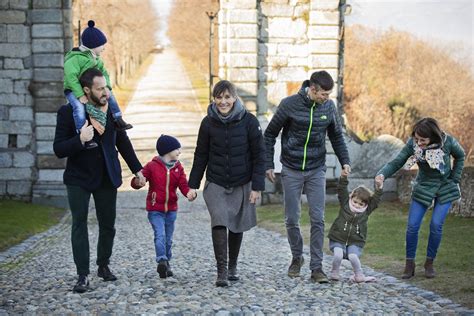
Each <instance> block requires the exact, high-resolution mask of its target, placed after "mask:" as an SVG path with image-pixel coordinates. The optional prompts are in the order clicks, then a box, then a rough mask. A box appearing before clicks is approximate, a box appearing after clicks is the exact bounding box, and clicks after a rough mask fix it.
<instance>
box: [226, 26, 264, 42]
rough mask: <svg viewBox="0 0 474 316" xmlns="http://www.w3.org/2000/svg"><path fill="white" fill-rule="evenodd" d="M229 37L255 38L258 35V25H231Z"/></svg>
mask: <svg viewBox="0 0 474 316" xmlns="http://www.w3.org/2000/svg"><path fill="white" fill-rule="evenodd" d="M227 31H228V34H227V36H228V37H230V38H253V39H256V38H257V35H258V27H257V24H230V25H229V27H228V29H227Z"/></svg>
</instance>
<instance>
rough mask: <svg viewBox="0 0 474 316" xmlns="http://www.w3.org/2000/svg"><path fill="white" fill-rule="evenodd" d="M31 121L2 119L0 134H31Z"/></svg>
mask: <svg viewBox="0 0 474 316" xmlns="http://www.w3.org/2000/svg"><path fill="white" fill-rule="evenodd" d="M31 133H32V128H31V122H27V121H14V122H12V121H3V122H1V124H0V134H22V135H25V134H26V135H31Z"/></svg>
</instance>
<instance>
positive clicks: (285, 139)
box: [264, 80, 350, 171]
mask: <svg viewBox="0 0 474 316" xmlns="http://www.w3.org/2000/svg"><path fill="white" fill-rule="evenodd" d="M307 87H309V80H306V81H305V82H303V85H302V86H301V89H300V91H299V92H298V93H297V94H295V95H292V96H289V97H287V98H285V99H283V100H282V101H281V103H280V105H279V106H278V110H277V111H276V113H275V115H274V116H273V118H272V120H271V121H270V123H269V124H268V127H267V129H266V130H265V133H264V138H265V146H266V170H268V169H274V168H275V164H274V162H273V155H274V153H275V149H274V147H275V142H276V138H277V137H278V134H279V133H280V131H281V130H283V131H282V135H281V156H280V161H281V163H282V164H283V165H284V166H286V167H288V168H291V169H294V170H301V171H304V170H312V169H316V168H319V167H320V166H323V165H325V163H326V135H328V137H329V140H330V141H331V144H332V147H333V149H334V152H335V153H336V156H337V158H338V159H339V162H340V163H341V165H345V164H347V165H350V159H349V153H348V151H347V147H346V143H345V141H344V137H343V134H342V125H341V122H340V119H339V114H338V113H337V110H336V107H335V105H334V102H333V101H332V100H327V101H326V102H324V103H323V104H316V103H315V102H314V101H312V100H311V99H309V97H308V95H307V93H306V88H307Z"/></svg>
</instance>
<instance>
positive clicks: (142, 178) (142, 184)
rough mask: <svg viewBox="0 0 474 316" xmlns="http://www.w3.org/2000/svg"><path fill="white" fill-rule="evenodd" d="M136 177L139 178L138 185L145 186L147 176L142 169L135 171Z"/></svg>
mask: <svg viewBox="0 0 474 316" xmlns="http://www.w3.org/2000/svg"><path fill="white" fill-rule="evenodd" d="M135 177H136V178H137V179H138V181H137V182H138V183H137V184H138V186H140V188H141V187H144V186H145V185H146V178H145V176H144V175H143V173H142V171H141V170H140V171H138V172H137V173H135Z"/></svg>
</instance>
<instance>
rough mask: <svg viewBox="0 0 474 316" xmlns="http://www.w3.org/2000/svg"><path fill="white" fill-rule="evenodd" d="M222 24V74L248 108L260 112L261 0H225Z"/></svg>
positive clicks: (221, 11)
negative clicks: (259, 18)
mask: <svg viewBox="0 0 474 316" xmlns="http://www.w3.org/2000/svg"><path fill="white" fill-rule="evenodd" d="M220 3H221V5H220V10H219V16H218V24H219V29H218V32H219V77H220V78H221V79H226V80H229V81H231V82H233V83H234V84H235V85H236V86H237V89H238V93H239V95H240V97H241V98H242V100H243V101H244V103H245V106H246V107H247V109H248V110H250V111H252V112H254V113H255V112H256V111H257V92H258V77H257V59H258V56H257V53H258V37H257V36H258V26H257V16H258V14H257V0H239V1H232V0H222V1H221V2H220Z"/></svg>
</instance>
